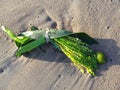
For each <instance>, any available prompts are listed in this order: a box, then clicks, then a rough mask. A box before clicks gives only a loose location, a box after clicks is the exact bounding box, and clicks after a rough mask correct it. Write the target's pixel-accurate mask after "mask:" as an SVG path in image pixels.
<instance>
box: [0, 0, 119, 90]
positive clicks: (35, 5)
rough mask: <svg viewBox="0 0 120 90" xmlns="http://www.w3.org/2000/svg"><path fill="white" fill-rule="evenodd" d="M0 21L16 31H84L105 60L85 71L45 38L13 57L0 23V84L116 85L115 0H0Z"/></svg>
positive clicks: (39, 87) (26, 89)
mask: <svg viewBox="0 0 120 90" xmlns="http://www.w3.org/2000/svg"><path fill="white" fill-rule="evenodd" d="M1 25H4V26H6V27H8V28H10V29H11V30H12V31H13V32H15V33H16V34H19V33H20V32H23V31H26V30H27V29H29V28H30V27H31V26H32V25H34V26H37V27H38V28H39V29H46V28H57V29H64V30H68V31H72V32H85V33H87V34H89V35H90V36H91V37H93V38H95V39H96V40H97V41H98V42H99V45H94V46H91V48H92V49H93V50H95V51H103V52H104V53H105V55H106V56H107V63H106V64H103V65H100V66H99V70H98V71H96V74H97V76H96V77H91V76H90V75H89V74H88V73H85V74H82V73H81V72H80V71H79V70H78V69H77V68H76V67H74V65H73V64H72V63H71V61H70V60H69V59H68V58H67V57H66V56H65V55H64V54H63V53H61V52H59V51H57V50H56V49H54V48H53V47H52V46H51V45H49V44H46V45H44V46H42V48H43V50H44V51H45V52H41V49H40V48H36V49H35V50H33V51H31V52H29V53H27V54H25V55H23V56H21V57H16V56H15V52H16V50H17V47H16V46H15V43H14V42H13V41H12V40H11V39H10V38H8V36H7V35H6V34H5V33H4V32H3V31H2V29H1V28H0V90H120V0H0V27H1Z"/></svg>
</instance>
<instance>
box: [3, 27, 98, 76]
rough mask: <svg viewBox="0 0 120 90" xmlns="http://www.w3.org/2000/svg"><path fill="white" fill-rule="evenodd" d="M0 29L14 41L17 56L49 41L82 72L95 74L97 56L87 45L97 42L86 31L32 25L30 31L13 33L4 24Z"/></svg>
mask: <svg viewBox="0 0 120 90" xmlns="http://www.w3.org/2000/svg"><path fill="white" fill-rule="evenodd" d="M2 29H3V30H4V31H5V32H6V33H7V34H8V36H9V37H10V38H11V39H12V40H14V41H15V43H16V45H17V47H18V50H17V52H16V55H17V56H21V55H22V54H24V53H26V52H29V51H31V50H33V49H35V48H37V47H38V46H40V45H43V44H44V43H46V42H50V43H51V44H52V45H53V46H54V47H55V48H57V49H59V50H61V51H62V52H63V53H65V55H66V56H67V57H68V58H70V60H71V61H72V62H73V63H74V65H75V66H76V67H77V68H79V69H80V71H81V72H82V73H84V71H85V70H86V71H87V72H88V73H90V74H91V75H93V76H95V73H94V71H95V70H97V69H98V63H97V61H98V58H97V54H96V53H95V52H94V51H93V50H91V49H90V48H89V46H90V45H92V44H98V42H97V41H96V40H94V39H93V38H91V37H90V36H89V35H87V34H86V33H84V32H80V33H72V32H70V31H66V30H55V29H50V30H39V29H38V28H37V27H35V26H32V27H31V30H30V31H26V32H22V33H20V34H19V35H15V34H14V33H13V32H12V31H11V30H10V29H7V28H5V27H4V26H2Z"/></svg>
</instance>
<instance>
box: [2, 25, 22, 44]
mask: <svg viewBox="0 0 120 90" xmlns="http://www.w3.org/2000/svg"><path fill="white" fill-rule="evenodd" d="M2 29H3V30H4V32H6V33H7V34H8V36H9V37H10V38H11V39H12V40H14V41H15V42H18V43H21V44H23V41H22V40H20V39H19V38H17V36H16V35H15V34H14V33H13V32H12V31H11V30H10V29H7V28H5V27H4V26H2Z"/></svg>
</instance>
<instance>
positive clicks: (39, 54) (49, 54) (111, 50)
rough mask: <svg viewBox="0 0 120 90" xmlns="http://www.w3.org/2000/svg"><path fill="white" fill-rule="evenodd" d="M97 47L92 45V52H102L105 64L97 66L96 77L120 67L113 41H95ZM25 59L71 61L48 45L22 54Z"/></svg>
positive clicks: (119, 55)
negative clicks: (111, 67)
mask: <svg viewBox="0 0 120 90" xmlns="http://www.w3.org/2000/svg"><path fill="white" fill-rule="evenodd" d="M96 40H97V41H98V42H99V45H92V46H91V49H92V50H94V51H102V52H104V53H105V55H106V56H107V63H106V64H103V65H99V70H98V71H96V74H97V76H101V75H102V73H101V72H102V71H106V70H108V69H109V67H110V66H112V65H120V60H119V58H120V48H119V47H117V45H116V42H115V40H113V39H96ZM24 56H25V57H27V58H32V59H35V60H44V61H49V62H58V63H71V61H70V60H69V59H68V58H67V57H66V56H65V55H64V54H63V53H62V52H61V51H58V50H56V49H55V48H53V47H52V45H50V44H45V45H43V46H41V47H39V48H37V49H34V50H32V51H31V52H29V53H26V54H24Z"/></svg>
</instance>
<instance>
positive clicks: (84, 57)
mask: <svg viewBox="0 0 120 90" xmlns="http://www.w3.org/2000/svg"><path fill="white" fill-rule="evenodd" d="M68 38H69V37H68ZM68 38H67V37H65V38H59V39H54V40H55V41H56V42H57V43H56V44H57V45H58V46H59V47H60V48H61V50H62V51H63V52H64V53H65V54H66V55H67V56H68V57H69V58H70V59H71V60H72V62H73V63H74V64H75V66H77V67H78V68H79V69H80V71H81V72H83V70H82V69H81V66H82V67H84V68H86V70H87V72H88V73H90V74H92V75H93V76H95V74H94V72H93V70H95V69H96V68H97V62H96V58H95V57H94V54H93V53H92V52H91V50H89V49H88V48H87V47H86V46H83V45H84V44H83V45H82V44H81V45H80V43H79V44H76V43H77V42H78V41H75V40H74V41H75V42H76V43H75V42H71V41H72V40H71V39H72V38H69V39H70V40H71V41H69V39H68ZM64 39H65V40H64ZM66 39H67V40H66ZM73 39H74V38H73ZM74 43H75V44H74ZM71 45H72V46H71ZM74 46H76V47H79V46H81V47H79V48H83V50H82V51H81V49H76V47H74ZM86 50H87V51H88V53H85V52H86ZM89 59H90V60H89ZM92 59H93V60H92Z"/></svg>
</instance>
